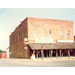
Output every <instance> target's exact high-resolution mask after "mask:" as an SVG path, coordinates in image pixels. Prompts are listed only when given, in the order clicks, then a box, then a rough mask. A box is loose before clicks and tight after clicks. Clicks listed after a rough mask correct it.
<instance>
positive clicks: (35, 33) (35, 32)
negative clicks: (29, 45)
mask: <svg viewBox="0 0 75 75" xmlns="http://www.w3.org/2000/svg"><path fill="white" fill-rule="evenodd" d="M36 37H37V29H34V38H36Z"/></svg>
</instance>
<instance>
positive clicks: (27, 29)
mask: <svg viewBox="0 0 75 75" xmlns="http://www.w3.org/2000/svg"><path fill="white" fill-rule="evenodd" d="M34 29H37V38H42V36H41V30H44V34H45V36H44V38H49V31H52V38H53V43H56V42H57V40H74V30H73V22H72V21H65V20H54V19H42V18H33V17H27V18H26V19H25V20H24V21H22V23H21V24H20V25H19V26H18V27H17V28H16V29H15V31H14V32H13V33H11V35H10V52H11V54H10V57H14V58H26V51H25V49H24V44H23V40H24V38H28V42H29V43H34V42H35V39H34ZM61 30H62V31H63V38H60V31H61ZM67 31H69V32H70V38H67ZM27 46H28V45H27ZM27 58H30V47H29V46H28V50H27Z"/></svg>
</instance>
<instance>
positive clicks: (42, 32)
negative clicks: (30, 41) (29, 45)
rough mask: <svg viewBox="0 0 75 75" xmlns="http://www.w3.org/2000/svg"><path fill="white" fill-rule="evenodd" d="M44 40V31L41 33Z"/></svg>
mask: <svg viewBox="0 0 75 75" xmlns="http://www.w3.org/2000/svg"><path fill="white" fill-rule="evenodd" d="M41 34H42V38H44V30H42V31H41Z"/></svg>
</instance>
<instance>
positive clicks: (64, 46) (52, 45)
mask: <svg viewBox="0 0 75 75" xmlns="http://www.w3.org/2000/svg"><path fill="white" fill-rule="evenodd" d="M41 45H42V46H43V49H47V50H48V49H75V43H42V44H41V43H29V46H30V48H31V49H32V50H39V49H41Z"/></svg>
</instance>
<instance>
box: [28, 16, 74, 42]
mask: <svg viewBox="0 0 75 75" xmlns="http://www.w3.org/2000/svg"><path fill="white" fill-rule="evenodd" d="M34 29H37V38H42V37H41V30H42V29H43V30H44V31H45V38H49V31H50V30H51V31H52V38H53V42H57V40H74V30H73V22H72V21H64V20H54V19H42V18H32V17H28V39H29V42H34ZM60 30H62V31H63V38H60ZM67 31H70V38H67Z"/></svg>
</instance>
